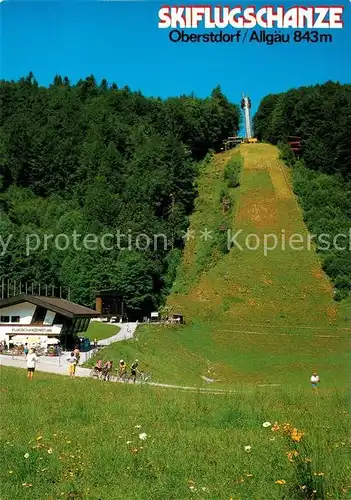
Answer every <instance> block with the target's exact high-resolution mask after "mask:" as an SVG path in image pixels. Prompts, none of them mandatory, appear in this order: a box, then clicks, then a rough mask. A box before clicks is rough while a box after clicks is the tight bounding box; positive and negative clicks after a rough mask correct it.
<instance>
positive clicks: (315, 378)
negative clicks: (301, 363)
mask: <svg viewBox="0 0 351 500" xmlns="http://www.w3.org/2000/svg"><path fill="white" fill-rule="evenodd" d="M319 382H320V378H319V376H318V375H317V373H316V372H313V374H312V377H311V384H312V389H313V390H314V391H317V389H318V384H319Z"/></svg>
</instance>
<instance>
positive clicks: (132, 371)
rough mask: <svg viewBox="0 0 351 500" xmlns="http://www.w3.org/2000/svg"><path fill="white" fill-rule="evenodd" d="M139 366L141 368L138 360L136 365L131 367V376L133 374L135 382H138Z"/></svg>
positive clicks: (135, 362)
mask: <svg viewBox="0 0 351 500" xmlns="http://www.w3.org/2000/svg"><path fill="white" fill-rule="evenodd" d="M138 366H139V360H138V359H136V360H135V361H134V363H133V364H132V366H131V367H130V371H131V374H132V379H133V382H135V381H136V375H137V371H138Z"/></svg>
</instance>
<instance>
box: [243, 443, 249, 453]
mask: <svg viewBox="0 0 351 500" xmlns="http://www.w3.org/2000/svg"><path fill="white" fill-rule="evenodd" d="M244 450H245V451H246V453H250V451H251V446H249V445H247V446H245V448H244Z"/></svg>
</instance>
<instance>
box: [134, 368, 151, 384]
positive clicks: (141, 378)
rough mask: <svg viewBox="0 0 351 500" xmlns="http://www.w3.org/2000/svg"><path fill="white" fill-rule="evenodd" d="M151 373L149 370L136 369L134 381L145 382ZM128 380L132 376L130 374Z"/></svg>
mask: <svg viewBox="0 0 351 500" xmlns="http://www.w3.org/2000/svg"><path fill="white" fill-rule="evenodd" d="M151 375H152V374H151V373H150V372H140V371H139V370H137V372H136V378H135V382H147V381H148V380H150V378H151ZM130 380H133V376H132V375H131V376H130Z"/></svg>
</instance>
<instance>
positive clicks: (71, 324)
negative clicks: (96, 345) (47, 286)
mask: <svg viewBox="0 0 351 500" xmlns="http://www.w3.org/2000/svg"><path fill="white" fill-rule="evenodd" d="M96 316H99V313H98V311H95V310H93V309H89V308H88V307H84V306H81V305H79V304H75V303H74V302H70V301H69V300H65V299H59V298H57V297H43V296H36V295H26V294H21V295H17V296H15V297H10V298H7V299H2V300H0V340H7V341H11V338H12V337H13V336H15V335H16V336H19V335H23V338H24V339H25V338H27V337H30V336H31V335H34V336H36V337H41V336H44V337H47V336H50V335H51V336H55V337H57V338H59V339H60V341H61V343H62V344H64V345H67V346H70V345H71V344H72V342H73V339H74V338H75V337H76V336H77V334H78V333H83V332H86V330H87V328H88V326H89V323H90V320H91V318H94V317H96Z"/></svg>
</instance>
